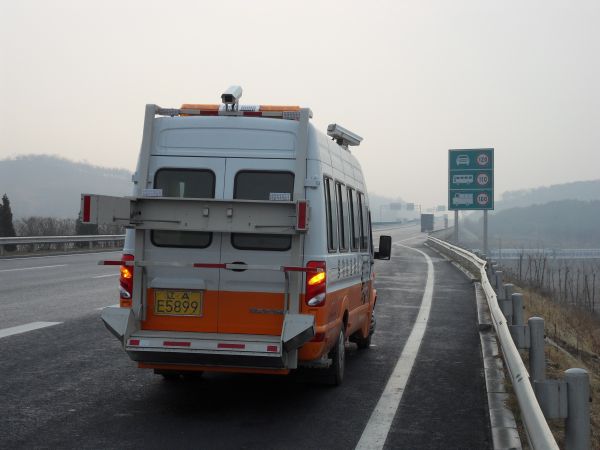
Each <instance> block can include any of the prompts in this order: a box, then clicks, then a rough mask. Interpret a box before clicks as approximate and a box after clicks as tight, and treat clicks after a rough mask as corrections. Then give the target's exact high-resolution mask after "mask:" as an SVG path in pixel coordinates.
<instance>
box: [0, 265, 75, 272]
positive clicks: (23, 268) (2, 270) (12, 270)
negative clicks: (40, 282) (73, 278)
mask: <svg viewBox="0 0 600 450" xmlns="http://www.w3.org/2000/svg"><path fill="white" fill-rule="evenodd" d="M66 265H67V264H53V265H51V266H36V267H19V268H17V269H1V270H0V272H19V271H22V270H37V269H50V268H52V267H65V266H66Z"/></svg>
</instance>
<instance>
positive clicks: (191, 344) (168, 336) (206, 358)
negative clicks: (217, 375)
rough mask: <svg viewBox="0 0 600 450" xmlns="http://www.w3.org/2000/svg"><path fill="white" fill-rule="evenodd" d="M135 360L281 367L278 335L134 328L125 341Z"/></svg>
mask: <svg viewBox="0 0 600 450" xmlns="http://www.w3.org/2000/svg"><path fill="white" fill-rule="evenodd" d="M124 347H125V351H126V352H127V354H128V355H129V357H130V358H131V359H132V360H134V361H137V362H141V363H146V364H178V365H198V366H212V367H231V368H235V367H237V368H260V369H284V368H285V367H286V365H285V360H286V353H285V350H284V348H283V345H282V343H281V338H280V337H279V336H262V335H223V334H221V335H219V334H201V333H172V332H160V331H138V332H137V333H134V334H132V335H131V336H130V337H129V338H128V339H127V341H126V342H125V346H124Z"/></svg>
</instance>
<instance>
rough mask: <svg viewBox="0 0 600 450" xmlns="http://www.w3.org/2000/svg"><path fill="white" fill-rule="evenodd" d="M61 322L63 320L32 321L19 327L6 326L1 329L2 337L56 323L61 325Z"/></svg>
mask: <svg viewBox="0 0 600 450" xmlns="http://www.w3.org/2000/svg"><path fill="white" fill-rule="evenodd" d="M61 323H62V322H31V323H26V324H25V325H19V326H17V327H11V328H4V329H3V330H0V338H5V337H7V336H12V335H14V334H21V333H27V332H28V331H33V330H39V329H40V328H46V327H52V326H54V325H60V324H61Z"/></svg>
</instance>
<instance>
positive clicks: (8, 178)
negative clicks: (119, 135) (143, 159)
mask: <svg viewBox="0 0 600 450" xmlns="http://www.w3.org/2000/svg"><path fill="white" fill-rule="evenodd" d="M132 186H133V185H132V182H131V172H129V171H127V170H124V169H110V168H105V167H97V166H92V165H90V164H85V163H77V162H73V161H69V160H67V159H63V158H59V157H56V156H50V155H27V156H22V157H17V158H14V159H4V160H0V195H2V194H4V193H6V194H7V195H8V198H9V199H10V202H11V208H12V212H13V216H14V218H15V219H18V218H21V217H29V216H48V217H58V218H76V217H77V214H78V213H79V202H80V194H81V193H84V192H85V193H92V194H106V195H129V194H131V190H132Z"/></svg>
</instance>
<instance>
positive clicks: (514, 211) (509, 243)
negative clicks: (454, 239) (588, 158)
mask: <svg viewBox="0 0 600 450" xmlns="http://www.w3.org/2000/svg"><path fill="white" fill-rule="evenodd" d="M599 223H600V200H593V201H580V200H561V201H555V202H549V203H546V204H543V205H531V206H528V207H526V208H510V209H506V210H503V211H498V212H495V213H493V214H491V215H490V220H489V242H490V247H491V248H495V247H497V246H498V242H501V243H502V246H503V247H515V248H519V247H524V248H540V247H550V248H588V247H589V248H598V247H600V228H599V227H598V224H599ZM465 225H466V227H467V228H468V229H469V230H470V231H472V232H474V233H476V234H478V235H479V236H480V235H481V229H482V224H481V220H478V221H473V220H471V221H467V222H466V224H465Z"/></svg>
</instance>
